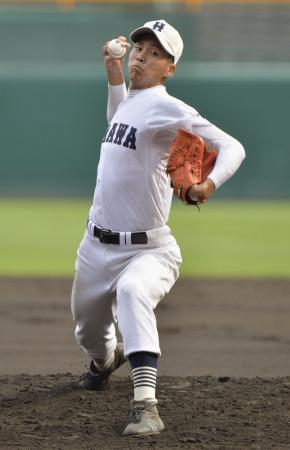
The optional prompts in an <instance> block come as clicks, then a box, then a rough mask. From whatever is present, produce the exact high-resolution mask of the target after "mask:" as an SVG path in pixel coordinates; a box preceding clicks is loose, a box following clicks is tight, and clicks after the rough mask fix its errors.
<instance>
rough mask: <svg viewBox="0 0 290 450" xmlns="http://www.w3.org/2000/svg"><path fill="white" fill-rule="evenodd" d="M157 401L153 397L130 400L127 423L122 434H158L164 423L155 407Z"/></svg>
mask: <svg viewBox="0 0 290 450" xmlns="http://www.w3.org/2000/svg"><path fill="white" fill-rule="evenodd" d="M157 403H158V402H157V400H153V399H144V400H140V401H136V400H131V402H130V411H129V414H128V424H127V426H126V428H125V430H124V431H123V436H133V435H137V436H143V435H150V434H158V433H160V431H162V430H164V428H165V427H164V423H163V422H162V420H161V419H160V416H159V413H158V409H157V407H156V405H157Z"/></svg>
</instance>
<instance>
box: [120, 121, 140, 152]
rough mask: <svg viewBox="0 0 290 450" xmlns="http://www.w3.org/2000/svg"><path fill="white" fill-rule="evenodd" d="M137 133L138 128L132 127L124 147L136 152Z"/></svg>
mask: <svg viewBox="0 0 290 450" xmlns="http://www.w3.org/2000/svg"><path fill="white" fill-rule="evenodd" d="M136 131H137V128H134V127H131V129H130V131H129V133H128V134H127V137H126V140H125V142H124V144H123V146H124V147H128V148H132V149H133V150H136Z"/></svg>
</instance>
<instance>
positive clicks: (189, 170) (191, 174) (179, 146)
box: [167, 130, 217, 205]
mask: <svg viewBox="0 0 290 450" xmlns="http://www.w3.org/2000/svg"><path fill="white" fill-rule="evenodd" d="M216 157H217V151H216V150H211V151H207V149H206V146H205V143H204V142H203V140H202V138H201V137H199V136H196V135H195V134H192V133H190V132H189V131H186V130H178V132H177V134H176V136H175V139H174V141H173V142H172V144H171V146H170V154H169V158H168V163H167V173H168V174H169V175H170V177H171V185H172V187H173V189H174V194H175V195H176V196H177V197H178V198H180V200H181V201H182V202H183V203H186V204H191V205H196V204H197V203H198V202H197V201H193V200H190V199H189V198H188V196H187V193H188V191H189V189H190V187H191V186H192V185H193V184H199V183H202V182H203V181H204V180H205V179H206V178H207V176H208V174H209V173H210V172H211V170H212V169H213V167H214V165H215V161H216Z"/></svg>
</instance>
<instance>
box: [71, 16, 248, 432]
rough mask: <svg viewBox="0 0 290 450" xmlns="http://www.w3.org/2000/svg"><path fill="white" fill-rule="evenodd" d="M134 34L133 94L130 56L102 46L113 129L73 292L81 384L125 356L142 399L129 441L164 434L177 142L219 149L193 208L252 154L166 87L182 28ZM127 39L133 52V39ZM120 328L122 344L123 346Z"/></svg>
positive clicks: (176, 255) (194, 194)
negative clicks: (86, 361) (162, 362)
mask: <svg viewBox="0 0 290 450" xmlns="http://www.w3.org/2000/svg"><path fill="white" fill-rule="evenodd" d="M130 38H131V40H132V42H133V47H132V49H131V51H130V54H129V62H128V71H129V79H130V84H129V90H128V91H127V89H126V85H125V82H124V76H123V70H122V66H123V62H124V57H121V58H117V59H116V58H113V57H112V56H111V55H110V53H109V51H108V43H107V44H105V45H104V47H103V53H104V63H105V68H106V71H107V75H108V83H109V85H108V106H107V119H108V128H107V130H106V132H105V135H104V138H103V142H102V146H101V153H100V161H99V165H98V170H97V180H96V188H95V193H94V199H93V204H92V207H91V209H90V212H89V217H88V222H87V228H86V231H85V235H84V237H83V240H82V242H81V244H80V246H79V249H78V257H77V261H76V272H75V279H74V284H73V289H72V314H73V319H74V322H75V325H76V329H75V336H76V340H77V342H78V343H79V345H80V346H81V347H82V348H83V349H84V351H85V352H86V353H87V354H88V355H89V357H90V359H91V363H90V370H89V372H88V373H86V374H84V375H83V376H82V377H81V379H80V386H82V387H84V388H86V389H95V390H102V389H105V388H106V387H108V379H109V376H110V375H111V374H112V373H113V372H114V371H115V370H116V369H117V368H118V367H120V366H121V364H123V363H124V362H125V361H126V360H127V361H128V363H129V366H130V369H131V371H132V379H133V387H134V398H133V400H131V402H130V410H129V415H128V424H127V425H126V427H125V429H124V431H123V435H125V436H126V435H146V434H156V433H159V432H160V431H162V430H163V429H164V424H163V422H162V420H161V418H160V416H159V413H158V410H157V406H156V405H157V399H156V395H155V389H156V374H157V363H158V357H159V355H160V354H161V352H160V347H159V339H158V330H157V324H156V318H155V314H154V309H155V308H156V306H157V304H158V303H159V302H160V300H161V299H162V298H163V297H164V296H165V294H167V293H168V292H169V291H170V289H171V288H172V286H173V284H174V283H175V281H176V279H177V277H178V274H179V265H180V264H181V255H180V249H179V246H178V245H177V243H176V240H175V238H174V237H173V236H172V234H171V231H170V228H169V227H168V226H167V225H166V223H167V220H168V216H169V210H170V206H171V200H172V193H173V190H172V187H171V181H170V177H169V176H168V174H167V172H166V164H167V162H166V158H167V157H168V155H169V148H170V145H171V143H172V141H173V139H174V137H175V135H176V133H177V132H178V130H179V129H183V130H187V131H188V132H190V133H195V134H196V135H198V136H200V137H201V138H202V139H203V141H204V142H205V143H206V144H208V145H210V146H211V147H214V148H215V149H216V150H217V152H218V156H217V159H216V163H215V166H214V168H213V169H212V171H211V172H210V173H209V175H208V176H207V178H206V179H205V180H204V181H203V182H202V183H200V184H193V185H192V186H191V187H190V189H189V190H188V192H187V199H188V202H189V203H190V202H191V200H192V201H195V202H198V203H203V202H205V201H206V200H207V199H208V198H209V197H210V196H211V195H212V194H213V192H214V191H215V189H217V188H219V187H220V186H221V185H222V184H223V183H224V182H225V181H226V180H228V179H229V178H230V177H231V176H232V175H233V174H234V173H235V172H236V170H237V169H238V168H239V166H240V164H241V162H242V160H243V159H244V156H245V152H244V149H243V146H242V145H241V144H240V143H239V142H238V141H237V140H235V139H234V138H233V137H231V136H229V135H228V134H226V133H225V132H223V131H222V130H220V129H218V128H217V127H216V126H214V125H213V124H211V123H210V122H208V121H207V120H206V119H204V118H202V117H201V116H200V115H199V114H198V112H197V111H196V110H195V109H193V108H192V107H191V106H188V105H186V104H185V103H183V102H182V101H180V100H178V99H176V98H174V97H172V96H170V95H169V94H168V93H167V91H166V88H165V84H166V81H167V80H168V79H169V78H171V77H172V76H173V75H174V73H175V69H176V65H177V63H178V60H179V58H180V57H181V54H182V50H183V42H182V39H181V37H180V35H179V33H178V32H177V30H175V29H174V28H173V27H172V26H171V25H170V24H168V23H167V22H166V21H165V20H153V21H150V22H147V23H145V24H144V26H142V27H140V28H137V29H136V30H134V31H133V32H132V33H131V34H130ZM118 42H120V43H121V45H122V46H123V47H124V48H125V49H126V50H128V49H129V47H130V44H129V43H128V42H127V40H126V38H125V37H123V36H120V37H119V38H118ZM116 325H117V326H118V329H119V331H120V334H121V336H122V341H123V343H117V340H116Z"/></svg>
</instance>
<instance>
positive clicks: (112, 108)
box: [107, 83, 127, 123]
mask: <svg viewBox="0 0 290 450" xmlns="http://www.w3.org/2000/svg"><path fill="white" fill-rule="evenodd" d="M126 97H127V88H126V84H125V83H123V84H119V85H116V86H112V85H110V84H109V85H108V103H107V121H108V123H110V122H111V120H112V118H113V117H114V114H115V112H116V111H117V108H118V106H119V104H120V103H121V102H122V101H123V100H125V98H126Z"/></svg>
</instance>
